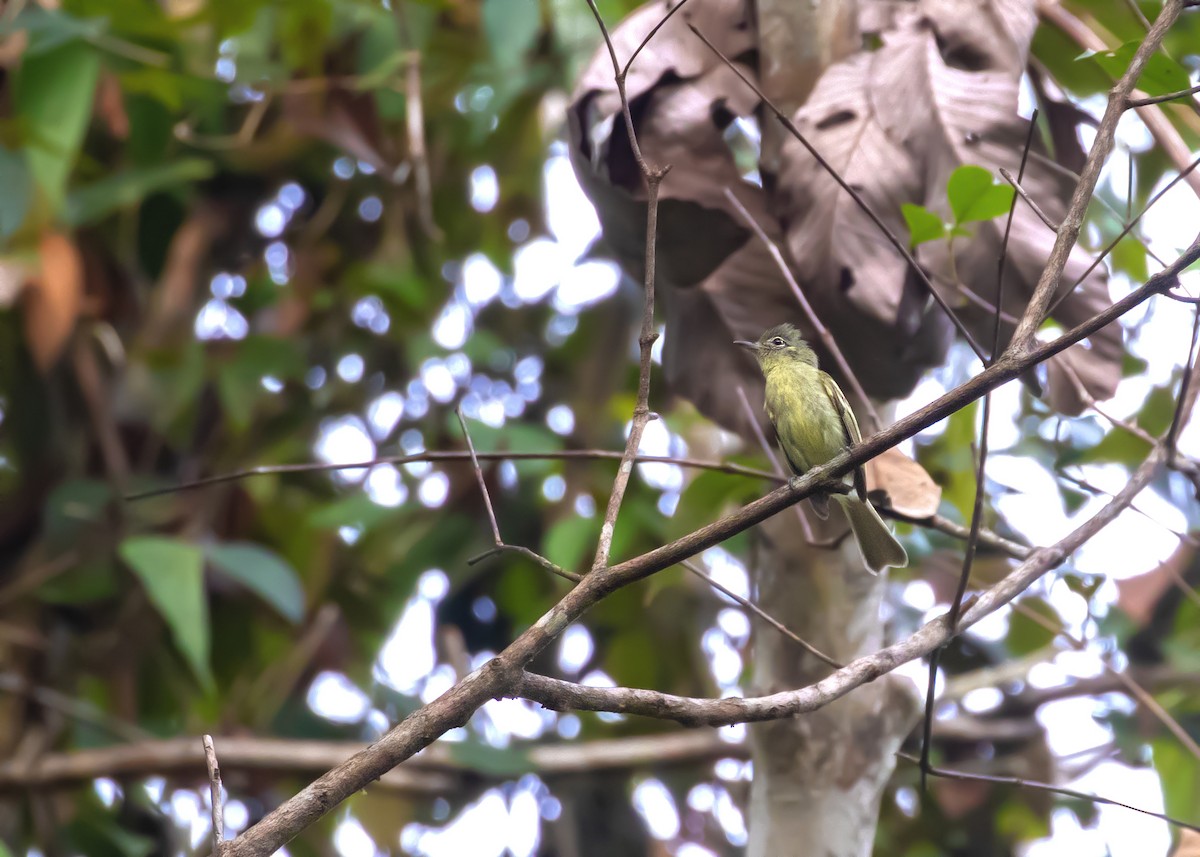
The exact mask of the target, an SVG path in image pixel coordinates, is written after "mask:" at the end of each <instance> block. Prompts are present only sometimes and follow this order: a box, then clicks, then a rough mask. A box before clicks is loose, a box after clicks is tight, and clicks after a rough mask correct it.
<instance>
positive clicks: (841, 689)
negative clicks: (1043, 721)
mask: <svg viewBox="0 0 1200 857" xmlns="http://www.w3.org/2000/svg"><path fill="white" fill-rule="evenodd" d="M1197 259H1200V236H1197V239H1196V240H1195V241H1194V242H1193V243H1192V246H1191V247H1190V248H1189V249H1188V251H1187V252H1185V253H1184V254H1183V255H1182V256H1180V258H1179V259H1177V260H1176V261H1175V262H1173V263H1172V264H1171V265H1169V266H1168V267H1167V268H1165V269H1164V270H1163V271H1160V272H1159V273H1158V274H1155V275H1154V276H1153V277H1151V278H1150V279H1149V280H1148V281H1147V282H1146V283H1145V284H1143V285H1142V286H1140V287H1139V288H1137V289H1134V290H1133V291H1131V292H1130V293H1129V294H1128V295H1126V296H1125V297H1123V298H1122V299H1120V300H1118V301H1116V302H1115V303H1114V304H1112V306H1110V307H1108V308H1107V309H1105V310H1104V311H1103V312H1101V313H1098V314H1097V315H1096V316H1094V317H1093V318H1091V319H1089V320H1088V321H1086V322H1084V323H1083V324H1081V325H1079V326H1077V327H1075V328H1073V329H1072V330H1070V331H1068V332H1067V333H1064V334H1063V335H1061V336H1060V337H1058V338H1057V339H1055V340H1053V341H1051V342H1046V343H1039V344H1038V345H1037V346H1036V347H1034V348H1033V349H1031V350H1030V351H1028V352H1026V353H1023V354H1011V353H1010V354H1005V355H1004V356H1002V357H1001V358H1000V359H999V360H998V361H996V363H995V364H993V365H992V366H989V367H988V368H986V369H984V370H983V371H982V372H980V373H979V374H978V375H976V376H975V377H974V378H972V379H970V380H969V381H967V382H966V383H964V384H962V385H960V386H959V387H957V388H955V389H954V390H952V391H950V392H948V393H946V394H945V395H943V396H941V397H940V398H938V399H937V400H935V401H934V402H932V403H930V404H929V405H927V406H925V407H924V408H921V409H920V410H918V411H916V412H915V413H912V414H910V415H909V416H907V417H905V418H904V419H901V420H898V421H897V422H895V423H894V424H892V425H891V426H890V427H888V428H887V429H886V430H884V431H882V432H878V433H876V434H874V435H872V436H871V437H869V438H866V439H865V440H864V441H863V442H862V443H860V444H857V445H855V446H854V447H853V448H852V449H850V450H848V451H846V452H843V453H841V454H839V455H838V456H836V457H835V458H833V459H832V460H831V461H830V462H829V463H828V464H825V465H822V466H821V467H816V468H813V469H812V470H810V471H809V472H808V473H807V474H806V475H805V476H804V477H803V478H801V479H798V480H796V481H795V483H794V484H792V485H786V486H781V487H780V488H777V489H776V490H774V491H772V492H771V493H769V494H767V495H766V496H764V497H762V498H760V499H758V500H756V501H754V502H752V503H750V504H748V505H746V506H745V507H743V508H742V509H740V510H738V511H737V512H734V513H733V514H730V515H727V516H726V517H724V518H722V519H720V520H718V521H715V522H713V523H712V524H709V525H708V526H705V527H702V528H700V529H699V530H696V531H695V532H693V533H690V534H689V535H686V536H684V537H682V538H680V539H677V540H676V541H674V542H671V543H669V544H666V545H663V546H661V547H659V548H656V549H654V550H652V551H650V552H648V553H645V554H643V555H641V556H639V557H636V558H634V559H631V560H627V561H625V562H622V563H619V564H617V565H614V566H612V567H610V568H605V569H601V570H599V571H597V572H594V573H592V574H588V575H585V576H584V579H583V580H582V581H581V582H580V583H579V585H578V586H576V587H575V588H574V589H572V590H571V591H570V592H568V593H567V594H566V595H565V596H564V597H563V598H562V600H561V601H559V602H558V603H557V604H556V605H554V607H552V608H551V609H550V610H549V611H548V612H547V613H546V614H545V615H543V616H542V617H541V618H540V619H538V621H537V622H535V623H534V624H533V625H532V626H530V627H529V628H528V629H527V630H526V631H524V632H523V633H522V634H521V635H520V636H518V637H517V639H516V640H514V641H513V642H512V643H511V644H510V645H509V646H508V647H507V648H506V649H505V650H504V651H503V652H501V653H500V654H499V655H498V656H497V657H495V658H493V659H492V660H491V661H489V662H488V663H487V664H485V665H484V666H482V667H481V668H479V669H478V670H475V671H474V672H472V673H471V674H469V675H467V676H466V677H464V678H463V679H461V680H460V681H459V682H458V684H456V685H455V686H454V687H452V688H451V689H450V690H448V691H446V693H444V694H442V696H440V697H438V698H437V699H435V700H434V701H432V702H430V703H429V704H427V705H425V706H423V707H422V708H420V709H418V710H417V711H415V712H413V713H412V714H411V715H409V716H408V717H407V718H406V719H405V720H404V721H403V722H401V723H399V724H397V725H396V726H395V727H393V728H392V729H391V730H390V731H389V732H388V733H387V734H385V735H384V736H383V737H381V738H380V739H379V740H378V741H376V742H375V743H374V744H372V745H371V746H370V747H369V748H367V749H365V750H363V751H362V752H360V753H357V754H355V755H354V756H352V757H351V758H349V759H347V760H346V761H345V762H343V763H342V764H340V765H338V766H337V767H335V768H333V769H331V770H329V771H328V772H326V773H325V774H323V775H322V776H321V777H319V778H317V779H316V780H315V781H314V782H312V783H310V784H309V785H308V786H306V787H305V788H304V789H302V790H301V791H300V792H298V793H297V794H296V795H294V796H293V797H291V798H289V799H288V800H286V801H284V802H283V803H282V804H280V805H279V806H278V807H277V808H276V809H275V810H273V811H272V812H271V813H269V814H268V815H267V816H265V817H264V818H263V819H262V820H260V821H259V822H258V823H257V824H255V825H254V826H253V827H251V828H250V829H248V830H246V831H245V832H243V833H242V834H241V835H240V836H239V837H238V838H237V839H235V840H233V844H232V846H231V847H230V848H229V850H228V854H227V855H226V857H251V855H253V857H268V855H270V854H273V853H274V852H275V851H276V850H277V849H278V848H280V847H281V846H282V845H285V844H286V843H287V842H288V841H290V840H291V839H292V838H293V837H294V836H296V834H298V833H299V832H300V831H301V830H303V829H304V828H305V827H307V826H309V825H310V824H312V823H314V822H315V821H317V820H318V819H319V818H321V817H322V816H324V815H326V814H327V813H329V812H330V811H331V810H332V809H333V807H335V806H336V805H337V804H339V803H340V802H341V801H343V800H345V799H346V798H348V797H349V796H351V795H353V794H354V793H355V792H357V791H359V790H360V789H362V788H364V787H366V786H367V785H369V784H370V783H372V782H373V781H374V780H376V779H378V778H379V777H380V776H382V775H384V774H385V773H387V772H388V771H390V770H391V769H392V768H394V767H396V765H398V764H400V763H401V762H403V761H404V760H405V759H408V758H409V757H411V756H412V755H413V754H414V753H416V752H417V751H419V750H421V749H422V748H424V747H426V746H428V745H429V744H431V743H432V742H433V741H434V740H436V739H437V738H438V736H440V735H442V734H444V733H445V732H447V731H448V730H450V729H452V728H455V727H457V726H462V725H464V724H465V723H466V722H467V721H468V720H469V719H470V718H471V715H472V714H473V713H474V712H475V711H476V709H478V708H479V707H480V706H482V705H483V704H484V703H485V702H487V701H488V700H489V699H492V698H495V697H498V696H503V695H505V694H512V693H516V692H518V691H522V695H524V693H523V691H524V690H526V689H529V688H527V685H528V684H529V682H530V679H529V678H528V677H526V676H525V674H524V669H525V667H526V666H527V665H528V664H529V663H530V662H531V661H532V660H533V658H534V657H536V656H537V654H538V653H539V652H541V651H542V650H543V649H545V648H546V647H547V646H548V645H550V643H551V642H552V641H553V640H555V639H557V638H558V636H559V635H560V634H562V632H563V631H564V630H565V629H566V628H567V626H569V625H570V624H571V623H572V622H574V621H575V620H576V619H578V618H579V617H580V616H582V615H583V614H584V613H585V612H586V611H587V610H588V609H589V608H591V607H592V606H593V605H594V604H596V603H597V602H598V601H600V600H601V599H603V598H604V597H605V596H607V595H608V594H609V593H611V592H614V591H615V590H617V589H620V588H622V587H624V586H628V585H630V584H632V583H634V582H636V581H638V580H642V579H644V578H646V577H648V576H650V575H651V574H654V573H655V572H657V571H661V570H662V569H664V568H668V567H670V566H672V565H674V564H676V563H678V562H680V561H681V560H684V559H687V558H688V557H691V556H694V555H695V554H697V553H699V552H700V551H702V550H705V549H706V548H709V547H712V546H713V545H715V544H718V543H720V542H722V541H724V540H725V539H728V538H730V537H731V536H733V535H736V534H737V533H740V532H743V531H745V530H747V529H749V528H750V527H752V526H753V525H755V524H757V523H759V522H760V521H763V520H765V519H766V518H769V517H770V516H771V515H774V514H776V513H777V512H779V511H780V510H781V509H785V508H787V507H788V506H790V505H792V504H794V503H796V502H798V501H799V500H801V499H803V498H804V497H806V496H808V495H810V494H812V493H813V492H814V491H816V490H817V489H818V488H819V487H820V486H822V485H823V484H824V483H825V482H827V481H828V480H830V479H834V478H837V477H838V476H841V475H843V474H845V473H848V472H849V471H850V470H852V469H853V468H854V467H856V466H858V465H860V464H862V463H864V462H866V461H867V460H868V459H870V458H873V457H874V456H876V455H878V454H879V453H881V452H883V450H885V449H888V448H890V447H892V446H895V445H896V444H898V443H900V442H901V441H903V440H906V439H907V438H909V437H912V436H913V435H915V434H916V433H917V432H919V431H921V429H923V428H925V427H927V426H930V425H932V424H933V423H935V422H937V421H938V420H941V419H943V418H944V417H947V416H949V415H950V414H952V413H954V412H955V411H957V410H958V409H960V408H962V407H963V406H964V405H966V404H967V403H969V402H971V401H974V400H975V399H978V398H979V397H980V396H982V395H983V394H984V393H986V392H987V391H989V390H991V389H994V388H995V387H998V386H999V385H1001V384H1003V383H1005V382H1007V381H1011V380H1012V379H1014V378H1016V377H1019V376H1020V375H1021V374H1022V373H1023V372H1025V371H1027V370H1028V369H1029V368H1030V367H1031V366H1034V365H1036V364H1038V363H1041V362H1043V361H1045V360H1047V359H1049V358H1050V357H1052V356H1053V355H1055V354H1058V353H1059V352H1061V351H1063V350H1065V349H1067V348H1069V347H1070V346H1071V345H1074V344H1075V343H1076V342H1079V341H1080V340H1081V339H1084V338H1085V337H1087V336H1090V335H1091V334H1093V333H1095V332H1096V331H1097V330H1099V329H1101V328H1103V327H1104V326H1106V325H1108V324H1111V323H1112V322H1113V321H1115V320H1116V319H1117V318H1120V317H1121V316H1122V315H1124V314H1125V313H1126V312H1128V311H1130V310H1131V309H1133V308H1134V307H1136V306H1138V305H1140V304H1142V303H1143V302H1145V301H1146V300H1148V299H1149V298H1151V297H1152V296H1154V295H1156V294H1160V293H1162V292H1163V291H1165V290H1167V289H1170V288H1173V287H1174V286H1175V285H1177V284H1178V274H1179V272H1180V271H1181V270H1183V269H1184V268H1186V267H1187V266H1188V265H1190V264H1191V263H1192V262H1194V261H1196V260H1197ZM1148 463H1150V464H1155V465H1157V464H1158V456H1157V455H1154V456H1152V459H1151V460H1150V462H1148ZM1145 469H1146V466H1145V465H1143V468H1142V470H1139V472H1138V473H1137V474H1135V475H1134V479H1133V480H1131V482H1130V484H1129V486H1127V487H1126V490H1125V491H1122V494H1121V495H1120V496H1122V497H1123V496H1124V495H1125V494H1126V493H1127V492H1129V491H1130V490H1132V489H1133V488H1134V487H1135V486H1136V487H1140V485H1141V483H1142V481H1143V480H1148V479H1149V478H1150V475H1151V474H1148V473H1143V470H1145ZM1152 469H1153V470H1157V466H1155V467H1154V468H1152ZM1129 500H1132V496H1130V497H1129ZM1126 502H1128V501H1126ZM1118 503H1119V501H1118V500H1114V501H1113V504H1118ZM1113 504H1110V506H1111V505H1113ZM1106 508H1109V507H1106ZM1112 515H1115V512H1114V513H1112ZM1112 515H1108V516H1107V517H1106V516H1105V513H1104V512H1101V514H1100V515H1098V516H1097V517H1096V518H1093V519H1092V520H1091V521H1089V522H1088V523H1087V524H1085V525H1084V528H1081V530H1080V531H1077V533H1073V534H1072V535H1071V536H1068V537H1067V539H1066V540H1064V542H1060V543H1059V545H1057V546H1055V547H1054V548H1051V549H1041V550H1037V551H1034V552H1033V553H1032V554H1031V555H1030V557H1029V558H1028V559H1027V560H1026V561H1025V562H1024V563H1022V565H1020V566H1018V568H1017V570H1016V571H1014V572H1013V574H1012V575H1010V576H1009V577H1008V578H1005V580H1004V581H1002V582H1001V583H1000V584H998V585H997V586H996V587H993V589H991V590H989V591H988V592H986V593H984V595H983V596H982V597H981V598H980V599H979V600H977V601H976V602H975V603H974V604H973V605H972V606H971V607H970V608H969V609H968V610H967V611H966V612H965V613H964V615H963V627H968V626H969V625H971V624H974V623H975V622H977V621H979V620H980V619H982V618H983V617H984V616H986V615H988V614H989V613H991V612H993V611H994V610H997V609H999V608H1000V607H1001V606H1003V604H1005V603H1007V602H1008V601H1010V600H1011V599H1012V598H1014V597H1015V596H1016V595H1017V594H1018V593H1019V592H1020V591H1021V590H1022V589H1023V588H1024V587H1026V586H1028V585H1029V584H1030V583H1032V582H1033V581H1034V580H1036V579H1037V578H1038V577H1040V576H1041V575H1042V574H1043V573H1044V572H1045V571H1046V570H1048V569H1050V568H1052V567H1055V566H1057V565H1058V564H1060V563H1061V562H1063V560H1065V558H1066V556H1067V554H1068V552H1069V550H1071V549H1073V540H1078V542H1079V543H1082V542H1083V541H1086V539H1087V538H1089V537H1090V536H1091V535H1092V534H1093V532H1094V531H1095V530H1098V529H1099V528H1100V527H1103V525H1104V524H1105V523H1107V521H1108V519H1110V518H1111V517H1112ZM1093 528H1094V529H1093ZM1075 546H1077V545H1075ZM949 633H950V632H949V629H948V627H947V625H946V623H945V620H944V619H938V620H935V622H934V623H931V625H929V626H926V627H925V628H923V629H921V630H920V631H918V632H917V634H915V635H913V636H912V637H910V638H909V639H908V640H906V641H904V642H903V643H900V644H897V646H891V647H888V648H887V649H884V650H882V651H881V652H879V653H876V654H875V655H872V656H868V657H867V658H862V659H859V660H858V661H855V662H854V663H851V664H849V665H847V666H846V667H844V668H843V669H842V670H839V671H838V672H836V673H834V674H833V675H832V676H830V677H828V678H826V679H824V680H822V681H821V682H819V683H818V684H816V685H814V686H813V687H811V688H806V689H803V690H800V691H792V692H791V693H790V694H786V693H785V694H782V695H778V694H777V695H776V697H778V698H776V697H767V698H766V699H767V700H768V702H767V703H766V704H765V705H764V706H763V707H762V711H761V713H762V715H763V716H764V717H766V716H772V715H774V716H789V715H790V714H794V713H796V712H797V711H802V710H805V711H806V710H813V709H814V708H816V707H820V706H822V705H826V704H828V703H829V702H831V701H832V700H833V699H836V698H837V697H838V696H841V695H843V694H844V693H847V692H848V691H849V690H850V689H851V688H852V687H856V686H858V685H860V684H862V683H863V682H866V681H869V680H871V679H874V678H878V677H879V676H881V675H883V674H885V673H886V672H888V671H890V670H892V669H894V668H895V667H896V666H899V665H900V664H902V663H904V662H906V661H908V660H912V659H913V658H915V657H920V656H922V655H924V654H927V653H928V652H929V651H931V650H932V649H934V648H936V647H937V646H939V645H941V644H942V643H943V642H945V640H946V639H948V634H949ZM538 681H540V682H553V680H552V679H538ZM564 685H565V686H566V687H567V689H569V690H571V692H572V693H573V694H584V696H580V697H579V699H581V700H585V699H586V698H587V697H586V694H587V693H591V692H593V691H598V690H601V689H600V688H574V687H573V686H571V685H569V684H566V683H564ZM604 690H608V689H604ZM530 691H531V692H532V689H530ZM630 693H651V692H649V691H630ZM651 695H652V696H653V697H654V698H655V699H658V698H660V697H661V696H662V695H661V694H651ZM793 696H794V698H792V697H793ZM603 699H607V697H603ZM676 699H677V698H676ZM695 702H696V701H694V700H683V703H684V705H683V708H682V709H681V712H682V715H683V717H684V718H685V719H687V718H688V717H691V716H694V714H693V713H692V711H691V709H690V708H689V706H691V705H692V704H694V703H695ZM703 702H704V703H705V704H706V705H717V706H729V708H728V710H726V711H725V714H726V716H733V717H736V716H737V715H739V714H741V713H742V711H743V708H742V706H744V705H745V701H744V700H739V701H729V700H715V701H713V700H704V701H703ZM631 710H632V709H631ZM730 722H735V721H730Z"/></svg>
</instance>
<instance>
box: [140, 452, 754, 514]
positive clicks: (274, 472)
mask: <svg viewBox="0 0 1200 857" xmlns="http://www.w3.org/2000/svg"><path fill="white" fill-rule="evenodd" d="M476 457H477V458H478V459H479V460H480V461H580V460H586V459H603V460H611V461H621V460H623V459H624V457H625V453H624V452H616V451H615V450H609V449H565V450H555V451H552V452H480V453H478V454H477V455H476ZM470 460H471V455H470V453H469V452H466V451H462V450H452V451H437V450H435V451H432V452H428V451H427V452H416V453H413V454H412V455H395V456H383V457H380V458H372V459H371V460H369V461H352V462H347V463H342V462H338V463H334V464H330V463H326V462H303V463H300V464H268V465H263V466H261V467H251V468H249V469H247V470H236V471H233V472H231V473H222V474H219V475H217V476H208V477H206V478H204V479H197V480H194V481H192V482H183V483H180V484H179V485H173V486H171V487H170V488H155V489H152V490H150V491H140V492H138V493H136V494H127V495H126V496H125V498H124V499H125V500H126V501H128V502H133V501H135V500H147V499H149V498H151V497H161V496H163V495H165V494H175V493H177V492H180V491H191V490H194V489H196V488H208V487H210V486H212V485H223V484H225V483H226V482H236V481H238V480H241V479H249V478H251V477H254V476H279V475H282V474H289V473H332V472H336V471H340V470H369V469H370V468H372V467H375V466H376V465H379V464H391V465H395V466H397V467H399V466H401V465H404V464H412V463H413V462H417V461H470ZM634 461H635V462H638V463H660V462H661V463H663V464H678V465H679V466H680V467H694V468H696V469H699V470H715V471H718V472H720V473H731V474H735V475H739V476H756V477H758V478H760V479H775V478H776V475H775V474H773V473H770V472H768V471H766V470H757V469H755V468H753V467H744V466H743V465H741V464H728V463H725V462H721V461H705V460H703V459H698V458H678V457H674V456H669V455H638V456H635V457H634Z"/></svg>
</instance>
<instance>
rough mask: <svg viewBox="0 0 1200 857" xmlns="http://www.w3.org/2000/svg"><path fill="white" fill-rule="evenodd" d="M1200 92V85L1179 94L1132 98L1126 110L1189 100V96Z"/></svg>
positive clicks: (1183, 90) (1169, 93) (1127, 103)
mask: <svg viewBox="0 0 1200 857" xmlns="http://www.w3.org/2000/svg"><path fill="white" fill-rule="evenodd" d="M1197 92H1200V84H1198V85H1196V86H1190V87H1188V88H1187V89H1181V90H1179V91H1178V92H1168V93H1167V94H1166V95H1155V96H1152V97H1150V98H1130V99H1128V100H1127V101H1126V102H1125V106H1126V108H1127V109H1128V108H1130V107H1149V106H1150V105H1151V104H1162V103H1163V102H1165V101H1174V100H1175V99H1177V98H1187V97H1188V96H1189V95H1195V94H1196V93H1197Z"/></svg>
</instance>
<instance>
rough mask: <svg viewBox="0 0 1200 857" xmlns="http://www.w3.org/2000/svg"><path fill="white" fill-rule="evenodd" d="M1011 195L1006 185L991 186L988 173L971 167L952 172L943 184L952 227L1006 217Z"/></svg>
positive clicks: (990, 178) (1011, 190)
mask: <svg viewBox="0 0 1200 857" xmlns="http://www.w3.org/2000/svg"><path fill="white" fill-rule="evenodd" d="M1013 193H1014V191H1013V189H1012V187H1011V186H1010V185H1008V184H996V183H994V182H993V180H992V174H991V173H990V172H988V171H987V170H985V169H984V168H983V167H977V166H973V165H971V164H968V165H966V166H962V167H959V168H958V169H956V170H955V171H954V172H953V173H952V174H951V175H950V181H949V182H948V183H947V184H946V195H947V196H948V197H949V199H950V209H951V210H952V211H953V212H954V221H955V224H956V225H957V224H959V223H970V222H972V221H975V220H991V219H992V218H993V217H999V216H1000V215H1002V214H1007V213H1008V209H1009V207H1010V206H1011V205H1012V200H1013Z"/></svg>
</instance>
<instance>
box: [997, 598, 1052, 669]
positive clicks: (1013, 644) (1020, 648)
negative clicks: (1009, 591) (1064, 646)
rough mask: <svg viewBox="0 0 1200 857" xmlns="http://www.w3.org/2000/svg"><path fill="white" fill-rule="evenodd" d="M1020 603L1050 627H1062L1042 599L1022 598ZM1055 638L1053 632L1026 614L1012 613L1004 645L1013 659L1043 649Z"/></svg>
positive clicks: (1050, 608)
mask: <svg viewBox="0 0 1200 857" xmlns="http://www.w3.org/2000/svg"><path fill="white" fill-rule="evenodd" d="M1021 603H1022V604H1024V605H1025V607H1026V608H1028V611H1029V612H1030V613H1036V614H1037V615H1039V616H1042V617H1044V618H1045V619H1046V620H1048V624H1049V625H1050V626H1051V627H1058V628H1061V627H1062V618H1061V617H1060V616H1059V615H1058V613H1057V612H1055V610H1054V608H1053V607H1051V606H1050V605H1049V604H1047V603H1046V602H1045V601H1043V600H1042V599H1040V598H1024V599H1022V601H1021ZM1055 636H1056V634H1055V632H1054V631H1051V630H1050V629H1049V628H1046V627H1045V626H1043V625H1042V624H1041V623H1039V622H1037V621H1036V620H1034V619H1031V618H1030V617H1029V616H1028V615H1027V613H1026V612H1024V611H1022V612H1016V611H1013V614H1012V616H1011V617H1009V620H1008V635H1007V636H1006V637H1005V638H1004V644H1005V646H1006V647H1007V648H1008V651H1009V652H1010V653H1011V654H1012V655H1013V656H1014V657H1020V656H1021V655H1029V654H1032V653H1033V652H1036V651H1038V650H1040V649H1043V648H1045V647H1046V646H1048V645H1050V643H1051V642H1052V641H1053V640H1054V637H1055Z"/></svg>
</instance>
